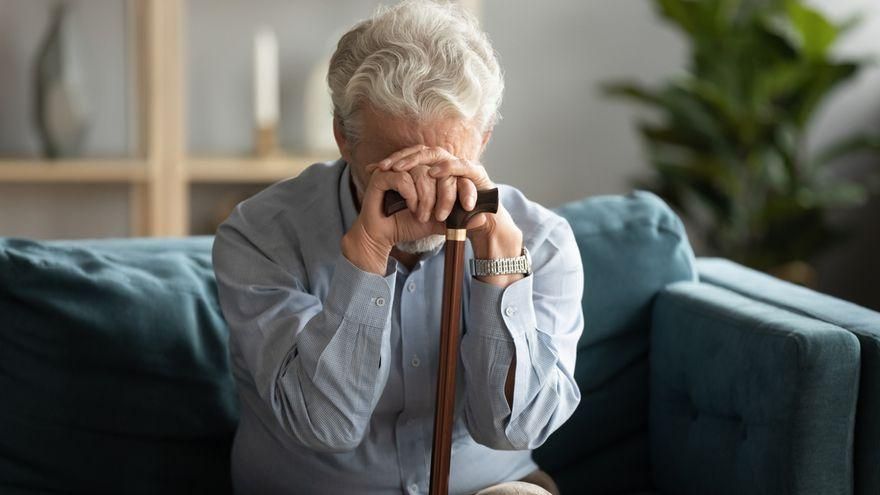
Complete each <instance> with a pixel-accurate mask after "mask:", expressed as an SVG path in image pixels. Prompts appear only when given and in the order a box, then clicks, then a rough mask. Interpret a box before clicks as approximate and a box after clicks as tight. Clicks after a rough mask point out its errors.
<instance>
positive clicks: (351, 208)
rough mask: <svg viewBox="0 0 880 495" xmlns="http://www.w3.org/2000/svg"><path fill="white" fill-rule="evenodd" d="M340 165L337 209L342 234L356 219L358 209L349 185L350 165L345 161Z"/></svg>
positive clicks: (349, 228)
mask: <svg viewBox="0 0 880 495" xmlns="http://www.w3.org/2000/svg"><path fill="white" fill-rule="evenodd" d="M340 161H342V160H340ZM342 163H343V164H344V165H343V167H342V174H341V175H340V177H339V207H340V209H341V210H342V225H343V227H344V230H343V232H348V231H349V230H351V226H352V225H354V221H355V220H356V219H357V216H358V209H357V206H355V204H354V198H353V197H352V190H351V186H350V185H349V183H350V182H351V165H349V164H348V163H347V162H345V161H343V162H342Z"/></svg>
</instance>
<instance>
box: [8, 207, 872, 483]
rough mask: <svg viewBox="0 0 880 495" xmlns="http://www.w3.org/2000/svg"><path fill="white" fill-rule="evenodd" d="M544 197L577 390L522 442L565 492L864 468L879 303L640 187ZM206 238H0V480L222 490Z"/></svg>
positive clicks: (224, 393) (221, 327) (230, 403)
mask: <svg viewBox="0 0 880 495" xmlns="http://www.w3.org/2000/svg"><path fill="white" fill-rule="evenodd" d="M557 212H558V213H559V214H561V215H563V216H564V217H565V218H567V219H568V221H569V222H570V223H571V225H572V229H573V231H574V233H575V236H576V238H577V241H578V244H579V247H580V248H581V255H582V261H583V265H584V270H585V287H584V299H583V308H584V315H585V321H586V326H585V328H584V333H583V336H582V338H581V341H580V342H579V344H578V361H577V369H576V375H577V379H578V383H579V385H580V388H581V393H582V401H581V404H580V406H579V407H578V409H577V411H576V412H575V413H574V415H573V416H572V418H571V419H570V420H569V421H568V422H567V423H566V424H565V425H564V426H563V427H562V428H561V429H560V430H559V431H557V432H556V433H555V434H554V435H553V436H551V438H550V439H549V440H548V441H547V442H546V443H545V444H544V445H543V446H542V447H541V448H540V449H538V450H537V451H536V452H535V458H536V460H537V461H538V462H539V464H541V466H542V467H544V468H545V469H546V470H548V471H549V472H550V473H551V474H552V475H553V476H554V477H555V478H556V480H557V481H558V483H559V485H560V488H561V489H562V491H563V493H565V494H637V493H646V494H647V493H660V494H669V495H689V494H709V493H711V494H763V493H766V494H823V495H824V494H849V493H852V492H853V488H854V479H856V480H859V479H860V473H862V472H864V471H863V470H870V471H871V474H869V475H866V476H865V481H864V483H866V484H867V485H865V486H876V485H871V483H873V480H872V478H873V477H874V476H875V475H874V474H873V471H874V469H871V468H876V467H878V462H880V461H877V457H878V452H880V450H878V449H880V447H878V446H880V443H877V442H876V441H873V440H874V439H875V438H876V436H877V434H878V431H877V430H878V429H877V428H876V427H874V426H873V424H872V422H871V421H868V420H865V421H860V419H864V418H865V417H866V416H864V415H865V414H872V413H873V412H875V411H876V410H877V408H878V407H880V403H877V404H875V403H874V402H875V401H880V397H876V396H872V395H871V394H870V390H865V389H864V387H862V388H861V389H860V387H859V384H860V374H861V382H862V384H864V383H865V382H866V381H867V380H871V381H870V382H868V383H875V382H876V381H877V380H880V364H878V356H880V355H878V351H877V349H878V348H880V347H878V346H877V342H878V340H877V337H876V336H877V335H880V315H878V314H877V313H874V312H871V311H868V310H865V309H863V308H857V307H854V306H846V303H843V302H840V301H836V300H833V299H830V298H827V297H825V296H821V295H818V294H815V293H812V292H809V291H806V292H805V290H801V289H797V290H796V289H794V288H791V287H790V286H788V285H786V284H783V283H782V282H779V281H776V280H773V279H770V278H768V277H763V276H760V275H759V274H755V273H753V272H750V271H748V270H746V269H744V268H742V267H739V266H737V265H734V264H732V263H730V262H725V261H723V260H702V259H701V260H695V258H694V256H693V253H692V251H691V248H690V245H689V244H688V241H687V237H686V235H685V233H684V229H683V228H682V225H681V222H680V221H679V219H678V218H677V217H676V216H675V215H674V214H673V213H672V212H671V210H670V209H669V208H668V207H666V205H665V204H664V203H663V202H662V201H660V200H659V199H658V198H657V197H655V196H653V195H651V194H649V193H644V192H636V193H633V194H630V195H626V196H602V197H595V198H588V199H585V200H582V201H577V202H574V203H570V204H567V205H563V206H562V207H560V208H558V209H557ZM211 242H212V239H211V238H210V237H193V238H186V239H109V240H80V241H43V242H38V241H31V240H26V239H16V238H0V493H4V494H5V493H47V492H64V493H90V494H94V493H144V494H147V493H228V492H229V491H230V479H229V448H230V444H231V441H232V435H233V433H234V431H235V427H236V421H237V414H238V410H237V398H236V395H235V386H234V383H233V381H232V378H231V375H230V370H229V361H228V351H227V336H228V335H227V328H226V325H225V323H224V321H223V317H222V315H221V313H220V310H219V307H218V303H217V297H216V286H215V282H214V278H213V272H212V269H211V259H210V252H211ZM755 277H758V278H755ZM791 291H795V292H791ZM811 298H819V299H811ZM815 301H822V304H816V303H815ZM850 310H852V311H850ZM866 346H870V349H866ZM869 365H870V367H867V366H869ZM866 367H867V368H866ZM866 370H867V371H868V372H867V373H866ZM857 413H858V414H857ZM856 434H858V436H856ZM862 435H864V438H865V439H866V441H862V439H861V436H862ZM868 442H871V443H868ZM305 475H307V474H305ZM291 492H292V493H296V491H295V487H292V491H291ZM860 493H868V492H860ZM873 493H877V491H876V490H875V491H874V492H873Z"/></svg>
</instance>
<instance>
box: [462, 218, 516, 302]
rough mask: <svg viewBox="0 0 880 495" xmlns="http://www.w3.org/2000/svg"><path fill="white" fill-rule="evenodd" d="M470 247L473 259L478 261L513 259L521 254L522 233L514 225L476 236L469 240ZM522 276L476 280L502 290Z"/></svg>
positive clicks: (509, 275)
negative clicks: (472, 251)
mask: <svg viewBox="0 0 880 495" xmlns="http://www.w3.org/2000/svg"><path fill="white" fill-rule="evenodd" d="M471 247H472V248H473V250H474V257H475V258H478V259H496V258H514V257H517V256H520V255H521V254H522V247H523V242H522V231H521V230H519V228H517V227H516V226H515V225H514V226H512V228H508V229H503V230H493V231H490V232H486V233H485V234H481V235H476V236H474V237H473V238H472V239H471ZM523 276H524V275H523V274H521V273H511V274H506V275H484V276H479V277H476V279H477V280H479V281H480V282H485V283H487V284H492V285H495V286H498V287H502V288H503V287H507V286H508V285H510V284H512V283H514V282H516V281H517V280H520V279H522V278H523Z"/></svg>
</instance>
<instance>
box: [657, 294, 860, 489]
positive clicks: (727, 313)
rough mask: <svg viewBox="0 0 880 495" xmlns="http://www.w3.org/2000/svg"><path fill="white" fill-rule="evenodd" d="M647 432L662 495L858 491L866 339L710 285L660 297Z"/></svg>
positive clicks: (825, 323) (658, 300)
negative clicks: (856, 431) (855, 454)
mask: <svg viewBox="0 0 880 495" xmlns="http://www.w3.org/2000/svg"><path fill="white" fill-rule="evenodd" d="M650 373H651V394H650V406H649V408H650V434H651V460H652V464H653V469H654V473H653V475H654V482H655V485H656V488H657V489H658V490H659V491H660V492H661V493H672V494H676V495H686V494H704V493H715V494H742V493H752V494H759V493H767V494H782V493H798V494H848V493H852V443H853V425H854V417H855V404H856V395H857V392H858V376H859V344H858V341H857V340H856V338H855V337H854V336H853V335H852V334H851V333H849V332H846V331H844V330H843V329H841V328H839V327H837V326H835V325H832V324H829V323H827V322H822V321H819V320H816V319H813V318H809V317H806V316H803V315H798V314H795V313H792V312H789V311H786V310H783V309H780V308H777V307H774V306H771V305H768V304H764V303H761V302H758V301H755V300H753V299H749V298H746V297H744V296H742V295H739V294H736V293H734V292H731V291H727V290H725V289H721V288H718V287H715V286H712V285H709V284H701V283H694V282H679V283H676V284H672V285H670V286H668V287H667V288H666V289H664V290H663V291H662V292H661V294H659V296H658V298H657V300H656V302H655V305H654V312H653V321H652V328H651V356H650Z"/></svg>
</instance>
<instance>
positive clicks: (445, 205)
mask: <svg viewBox="0 0 880 495" xmlns="http://www.w3.org/2000/svg"><path fill="white" fill-rule="evenodd" d="M456 183H457V179H456V178H455V177H444V178H442V179H438V180H437V205H436V206H435V207H434V218H436V219H437V221H438V222H443V221H445V220H446V217H448V216H449V213H450V212H451V211H452V206H453V205H454V204H455V198H456V195H457V194H456V185H457V184H456Z"/></svg>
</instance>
